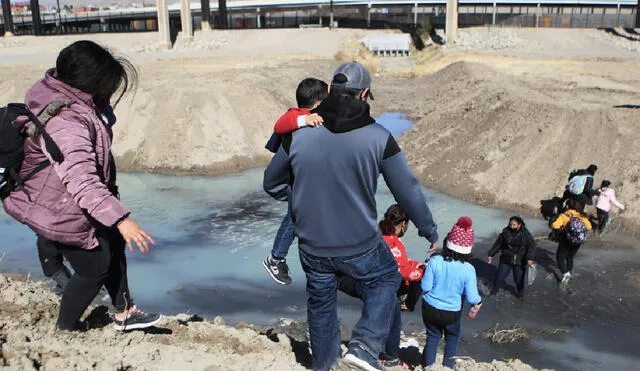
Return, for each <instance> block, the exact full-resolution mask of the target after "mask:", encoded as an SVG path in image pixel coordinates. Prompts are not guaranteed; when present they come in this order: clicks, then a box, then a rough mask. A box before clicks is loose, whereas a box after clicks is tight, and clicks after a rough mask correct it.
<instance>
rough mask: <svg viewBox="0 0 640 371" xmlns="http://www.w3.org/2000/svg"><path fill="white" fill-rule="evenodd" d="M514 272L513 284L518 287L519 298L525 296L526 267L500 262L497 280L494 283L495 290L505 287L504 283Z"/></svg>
mask: <svg viewBox="0 0 640 371" xmlns="http://www.w3.org/2000/svg"><path fill="white" fill-rule="evenodd" d="M512 271H513V282H514V284H515V286H516V291H517V295H518V296H519V297H523V296H524V267H523V266H521V265H511V264H505V263H502V262H500V265H498V272H497V273H496V279H495V281H494V283H493V289H494V290H497V289H499V288H500V286H502V285H504V281H505V280H506V279H507V276H508V275H509V273H510V272H512Z"/></svg>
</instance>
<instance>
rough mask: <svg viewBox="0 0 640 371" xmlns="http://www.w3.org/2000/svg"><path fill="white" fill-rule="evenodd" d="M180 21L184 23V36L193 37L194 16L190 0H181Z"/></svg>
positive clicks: (186, 37) (187, 38) (185, 37)
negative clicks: (192, 15)
mask: <svg viewBox="0 0 640 371" xmlns="http://www.w3.org/2000/svg"><path fill="white" fill-rule="evenodd" d="M180 21H181V23H182V37H183V38H184V39H186V40H189V39H191V38H192V37H193V18H191V6H190V4H189V0H180Z"/></svg>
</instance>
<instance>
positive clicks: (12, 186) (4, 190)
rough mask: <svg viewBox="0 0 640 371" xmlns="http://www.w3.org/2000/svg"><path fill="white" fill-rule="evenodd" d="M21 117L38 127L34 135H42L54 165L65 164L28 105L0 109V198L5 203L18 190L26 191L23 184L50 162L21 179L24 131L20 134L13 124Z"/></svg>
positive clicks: (47, 161)
mask: <svg viewBox="0 0 640 371" xmlns="http://www.w3.org/2000/svg"><path fill="white" fill-rule="evenodd" d="M19 116H27V117H29V119H30V122H32V123H33V125H34V126H35V135H42V138H43V139H44V143H45V147H46V149H47V152H48V153H49V154H50V155H51V157H52V158H53V160H54V161H55V162H58V163H59V162H62V160H63V155H62V152H61V151H60V148H59V147H58V145H57V144H56V143H55V142H54V141H53V139H52V138H51V136H49V134H47V132H46V131H45V130H44V126H43V125H42V123H41V122H40V120H39V119H38V118H37V117H36V115H34V114H33V112H31V111H30V110H29V109H28V108H27V106H26V105H24V104H21V103H9V104H8V105H7V106H6V107H1V108H0V199H2V200H4V199H5V198H6V197H7V196H9V194H10V193H11V192H12V191H14V190H16V189H22V190H23V191H25V192H26V189H24V182H26V181H27V180H29V179H30V178H32V177H33V176H34V175H36V174H37V173H38V172H40V171H42V170H44V169H45V168H47V167H48V166H49V165H51V162H50V161H49V160H45V161H42V162H41V163H39V164H38V165H37V166H36V167H35V168H34V169H33V170H31V171H30V172H29V173H28V174H27V175H25V176H24V177H23V178H21V177H20V168H21V167H22V161H23V160H24V141H25V139H26V137H27V134H26V133H25V132H19V131H18V129H17V128H16V127H15V126H14V121H15V120H16V119H17V118H18V117H19Z"/></svg>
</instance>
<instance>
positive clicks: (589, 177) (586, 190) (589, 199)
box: [560, 164, 598, 205]
mask: <svg viewBox="0 0 640 371" xmlns="http://www.w3.org/2000/svg"><path fill="white" fill-rule="evenodd" d="M596 171H598V166H596V165H594V164H591V165H589V166H588V167H587V168H586V169H580V170H574V171H572V172H571V174H569V179H568V184H567V186H566V189H565V191H564V194H563V195H562V198H561V199H560V205H564V204H565V202H566V201H567V200H568V199H575V200H578V201H580V202H581V203H582V204H583V205H593V197H594V196H597V195H598V191H597V190H596V189H594V188H593V186H594V184H595V183H594V182H595V175H596Z"/></svg>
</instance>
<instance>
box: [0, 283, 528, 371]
mask: <svg viewBox="0 0 640 371" xmlns="http://www.w3.org/2000/svg"><path fill="white" fill-rule="evenodd" d="M0 292H2V296H0V370H89V369H92V370H132V369H135V370H207V371H214V370H278V371H281V370H304V369H305V367H303V365H301V362H302V363H303V364H305V362H307V361H308V357H309V354H308V352H307V351H306V349H307V346H306V344H303V343H299V342H298V341H296V340H295V339H292V338H289V337H287V336H286V335H283V334H277V333H272V332H269V331H268V330H267V329H262V330H263V332H264V333H268V334H269V336H267V335H261V334H260V333H259V332H256V330H254V329H252V328H251V327H250V326H247V325H243V326H237V327H230V326H227V325H225V324H224V322H223V320H221V319H220V318H216V319H215V320H213V321H211V322H208V321H203V320H202V319H199V318H197V317H190V316H188V315H179V316H171V317H166V318H164V319H163V322H162V323H161V324H160V325H159V326H158V327H157V328H154V329H152V330H150V331H147V332H143V331H134V332H125V333H123V332H118V331H115V330H114V329H113V328H112V327H111V325H108V324H107V322H108V320H107V319H106V316H105V314H104V313H105V312H104V310H101V309H97V310H94V312H92V314H91V317H92V320H90V323H91V324H92V329H90V330H88V331H86V332H83V333H67V332H56V331H55V330H54V328H55V319H56V317H57V311H58V300H59V299H58V297H57V296H56V295H54V294H53V293H52V292H51V291H50V290H49V289H48V288H46V286H45V284H44V283H43V282H39V281H25V279H24V278H16V277H13V276H8V275H1V274H0ZM101 308H104V307H101ZM339 369H340V370H347V369H348V368H346V367H343V366H340V368H339ZM431 369H432V370H441V369H444V368H442V367H434V368H431ZM456 369H458V370H493V371H502V370H504V371H506V370H512V371H529V370H533V368H531V367H529V366H527V365H525V364H523V363H521V362H519V361H512V362H508V363H507V362H499V361H493V362H492V363H476V362H474V361H473V360H469V359H466V360H460V361H459V364H458V366H457V368H456Z"/></svg>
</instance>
